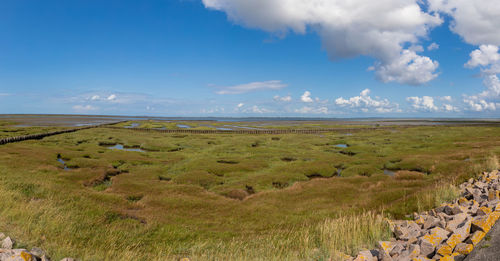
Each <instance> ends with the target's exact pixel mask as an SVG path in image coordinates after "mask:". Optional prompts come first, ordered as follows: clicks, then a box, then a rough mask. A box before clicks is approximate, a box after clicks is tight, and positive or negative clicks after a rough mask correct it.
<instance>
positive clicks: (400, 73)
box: [370, 50, 439, 85]
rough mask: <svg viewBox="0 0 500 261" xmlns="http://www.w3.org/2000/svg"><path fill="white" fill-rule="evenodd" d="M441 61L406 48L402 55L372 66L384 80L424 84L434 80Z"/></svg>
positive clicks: (378, 76) (379, 77)
mask: <svg viewBox="0 0 500 261" xmlns="http://www.w3.org/2000/svg"><path fill="white" fill-rule="evenodd" d="M438 67H439V63H438V62H437V61H433V60H431V59H430V58H429V57H425V56H420V55H418V54H417V53H415V52H414V51H410V50H404V51H403V53H402V54H401V56H399V57H398V58H397V59H394V60H392V61H391V62H390V63H377V64H376V65H375V66H373V67H371V68H370V69H371V70H375V74H376V76H377V78H378V79H379V80H381V81H382V82H386V83H387V82H398V83H404V84H409V85H422V84H424V83H427V82H429V81H432V80H434V79H435V78H436V77H437V76H438V74H437V73H436V70H437V68H438Z"/></svg>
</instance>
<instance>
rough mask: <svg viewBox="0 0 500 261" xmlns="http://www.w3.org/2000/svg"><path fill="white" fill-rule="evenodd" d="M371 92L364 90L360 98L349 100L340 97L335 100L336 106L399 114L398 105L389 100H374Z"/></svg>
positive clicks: (355, 97)
mask: <svg viewBox="0 0 500 261" xmlns="http://www.w3.org/2000/svg"><path fill="white" fill-rule="evenodd" d="M369 94H370V90H369V89H364V90H363V91H361V93H360V95H359V96H354V97H351V98H348V99H344V98H343V97H339V98H337V99H336V100H335V104H336V105H337V106H339V107H344V108H345V107H347V108H351V109H360V110H361V111H362V112H371V111H376V112H379V113H386V112H398V111H399V108H398V105H397V104H392V103H391V102H389V100H387V99H379V98H376V99H373V98H372V97H370V96H369Z"/></svg>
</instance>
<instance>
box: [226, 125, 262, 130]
mask: <svg viewBox="0 0 500 261" xmlns="http://www.w3.org/2000/svg"><path fill="white" fill-rule="evenodd" d="M224 127H231V128H236V129H245V130H261V129H260V128H254V127H248V126H236V125H224Z"/></svg>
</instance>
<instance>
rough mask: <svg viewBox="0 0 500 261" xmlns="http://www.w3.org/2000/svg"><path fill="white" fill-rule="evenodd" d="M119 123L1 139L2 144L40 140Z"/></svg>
mask: <svg viewBox="0 0 500 261" xmlns="http://www.w3.org/2000/svg"><path fill="white" fill-rule="evenodd" d="M118 123H120V122H113V123H105V124H100V125H91V126H85V127H80V128H74V129H67V130H60V131H52V132H45V133H36V134H29V135H23V136H17V137H7V138H3V139H0V145H4V144H7V143H13V142H20V141H25V140H39V139H43V138H45V137H49V136H54V135H59V134H64V133H71V132H76V131H80V130H86V129H92V128H98V127H105V126H111V125H114V124H118Z"/></svg>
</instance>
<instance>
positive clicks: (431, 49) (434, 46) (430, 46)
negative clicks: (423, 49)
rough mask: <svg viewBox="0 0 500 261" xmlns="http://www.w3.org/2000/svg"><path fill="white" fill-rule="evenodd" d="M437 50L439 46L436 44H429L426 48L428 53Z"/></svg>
mask: <svg viewBox="0 0 500 261" xmlns="http://www.w3.org/2000/svg"><path fill="white" fill-rule="evenodd" d="M437 49H439V44H437V43H431V44H430V45H429V46H427V50H428V51H434V50H437Z"/></svg>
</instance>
